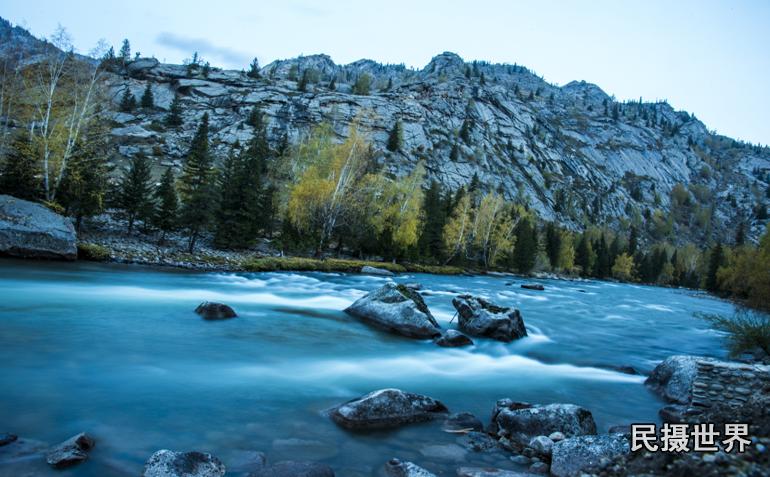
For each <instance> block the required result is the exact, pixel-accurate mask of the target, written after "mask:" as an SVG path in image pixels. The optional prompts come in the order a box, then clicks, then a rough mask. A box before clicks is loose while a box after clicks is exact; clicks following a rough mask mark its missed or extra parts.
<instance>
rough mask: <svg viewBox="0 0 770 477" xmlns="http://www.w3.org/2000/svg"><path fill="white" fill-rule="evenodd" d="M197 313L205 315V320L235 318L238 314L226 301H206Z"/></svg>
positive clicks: (197, 309) (199, 306)
mask: <svg viewBox="0 0 770 477" xmlns="http://www.w3.org/2000/svg"><path fill="white" fill-rule="evenodd" d="M195 313H197V314H199V315H200V316H201V317H203V319H204V320H226V319H228V318H235V317H236V316H238V315H237V314H236V313H235V310H233V309H232V308H230V306H229V305H225V304H224V303H212V302H209V301H204V302H203V303H201V304H200V305H198V307H197V308H195Z"/></svg>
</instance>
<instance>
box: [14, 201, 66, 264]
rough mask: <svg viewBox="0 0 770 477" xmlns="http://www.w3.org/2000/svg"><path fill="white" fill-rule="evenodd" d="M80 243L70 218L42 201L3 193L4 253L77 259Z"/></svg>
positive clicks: (28, 256)
mask: <svg viewBox="0 0 770 477" xmlns="http://www.w3.org/2000/svg"><path fill="white" fill-rule="evenodd" d="M76 242H77V236H76V235H75V228H74V227H73V226H72V222H70V221H69V219H67V218H65V217H62V216H61V215H59V214H57V213H55V212H52V211H50V210H49V209H47V208H45V207H43V206H42V205H40V204H35V203H34V202H29V201H26V200H21V199H17V198H15V197H11V196H9V195H0V255H8V256H13V257H24V258H49V259H60V260H75V259H76V258H77V256H78V250H77V245H76Z"/></svg>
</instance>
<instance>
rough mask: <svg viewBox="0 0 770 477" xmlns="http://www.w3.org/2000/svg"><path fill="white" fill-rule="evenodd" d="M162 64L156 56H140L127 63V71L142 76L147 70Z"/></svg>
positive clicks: (132, 74) (135, 75)
mask: <svg viewBox="0 0 770 477" xmlns="http://www.w3.org/2000/svg"><path fill="white" fill-rule="evenodd" d="M159 64H160V61H158V60H156V59H155V58H139V59H138V60H134V61H132V62H131V63H129V64H128V65H126V71H127V72H128V74H129V75H130V76H134V77H142V76H144V75H145V74H146V73H147V71H149V70H151V69H153V68H155V67H156V66H158V65H159Z"/></svg>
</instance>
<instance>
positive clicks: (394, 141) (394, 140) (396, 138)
mask: <svg viewBox="0 0 770 477" xmlns="http://www.w3.org/2000/svg"><path fill="white" fill-rule="evenodd" d="M403 135H404V132H403V126H402V125H401V120H400V119H397V120H396V122H395V124H393V129H391V130H390V136H388V144H387V148H388V151H391V152H396V151H398V150H399V149H401V142H402V140H403Z"/></svg>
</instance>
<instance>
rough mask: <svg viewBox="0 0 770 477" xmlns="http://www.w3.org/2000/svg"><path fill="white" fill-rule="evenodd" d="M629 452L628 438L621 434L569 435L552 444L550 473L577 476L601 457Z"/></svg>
mask: <svg viewBox="0 0 770 477" xmlns="http://www.w3.org/2000/svg"><path fill="white" fill-rule="evenodd" d="M629 452H630V448H629V443H628V438H626V436H624V435H623V434H602V435H599V436H577V437H570V438H568V439H564V440H563V441H560V442H557V443H556V444H554V446H553V453H552V455H551V474H552V475H554V476H556V477H572V476H577V475H580V474H581V473H582V472H583V471H585V470H588V469H591V468H593V467H596V466H598V465H599V464H600V462H601V461H602V460H603V459H607V460H611V459H613V458H615V457H617V456H619V455H622V454H628V453H629Z"/></svg>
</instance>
